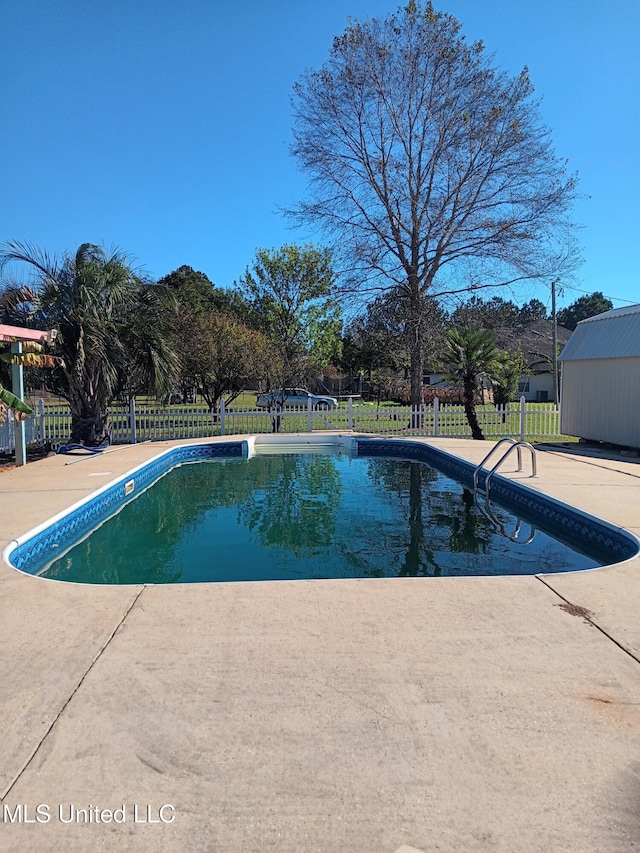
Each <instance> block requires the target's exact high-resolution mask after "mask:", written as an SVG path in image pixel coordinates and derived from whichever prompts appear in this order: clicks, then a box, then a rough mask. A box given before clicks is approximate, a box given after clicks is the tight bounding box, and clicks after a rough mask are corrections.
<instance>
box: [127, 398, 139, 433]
mask: <svg viewBox="0 0 640 853" xmlns="http://www.w3.org/2000/svg"><path fill="white" fill-rule="evenodd" d="M129 429H130V430H131V439H130V441H131V444H135V443H136V442H137V440H138V437H137V434H136V398H135V397H129Z"/></svg>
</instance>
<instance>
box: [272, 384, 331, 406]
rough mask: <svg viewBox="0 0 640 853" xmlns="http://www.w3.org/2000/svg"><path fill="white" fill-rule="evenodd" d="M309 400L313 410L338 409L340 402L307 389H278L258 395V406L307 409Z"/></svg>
mask: <svg viewBox="0 0 640 853" xmlns="http://www.w3.org/2000/svg"><path fill="white" fill-rule="evenodd" d="M309 400H311V408H312V409H337V408H338V401H337V400H336V398H335V397H324V396H322V395H318V394H312V393H311V392H310V391H307V390H306V388H278V389H276V390H275V391H267V392H266V393H265V394H259V395H258V399H257V400H256V406H258V408H260V409H267V408H273V407H274V406H277V405H278V404H279V405H281V406H283V407H285V408H288V407H293V406H300V407H301V408H302V407H304V408H305V409H306V408H307V403H308V401H309Z"/></svg>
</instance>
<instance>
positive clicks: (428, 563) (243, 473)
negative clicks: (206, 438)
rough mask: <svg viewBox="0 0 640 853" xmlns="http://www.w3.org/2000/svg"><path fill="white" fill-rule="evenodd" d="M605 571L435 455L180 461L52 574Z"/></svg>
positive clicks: (231, 577) (132, 577)
mask: <svg viewBox="0 0 640 853" xmlns="http://www.w3.org/2000/svg"><path fill="white" fill-rule="evenodd" d="M597 565H602V562H599V561H598V560H596V559H594V558H593V557H588V556H585V555H584V554H583V553H581V552H580V551H579V550H578V549H577V548H576V547H575V545H574V546H573V547H572V546H570V545H568V544H567V543H563V542H560V541H558V540H557V539H554V538H552V537H551V536H548V535H547V534H545V533H543V532H542V531H540V530H536V529H535V528H534V527H532V525H531V524H529V523H528V522H526V521H522V520H520V519H518V518H517V517H516V516H515V515H514V514H513V513H511V512H509V511H507V510H506V509H503V508H500V507H498V506H496V505H495V504H492V505H491V506H487V505H486V502H485V501H484V500H483V499H480V501H479V502H478V501H476V500H474V497H473V495H472V493H471V492H470V491H469V490H468V489H467V488H465V487H464V486H463V485H461V484H460V483H458V482H456V481H455V480H453V479H450V478H449V477H448V476H446V475H444V474H442V473H440V472H439V471H437V470H436V469H434V468H431V467H429V466H428V465H425V464H424V463H423V462H417V461H405V460H400V459H389V458H378V457H376V458H366V457H365V458H361V457H353V458H352V457H351V456H349V455H343V454H340V453H338V452H335V453H322V454H319V453H305V454H277V455H259V456H256V457H254V458H252V459H249V460H247V459H240V458H232V459H216V460H213V461H209V462H198V463H197V464H186V465H180V466H178V467H176V468H173V469H172V470H170V471H169V472H168V473H167V474H166V475H165V476H163V477H162V478H161V479H160V480H158V481H157V482H156V483H155V484H154V485H152V486H151V488H149V489H148V490H147V491H145V492H143V493H141V494H140V495H139V496H138V497H136V499H135V500H133V501H131V502H130V503H128V504H126V505H125V506H124V507H123V508H122V509H121V511H119V512H118V513H117V514H116V515H115V516H113V517H112V518H110V519H108V520H107V521H106V522H104V523H103V524H102V525H101V526H100V527H98V528H97V529H96V530H94V531H93V532H92V533H91V534H90V535H89V536H88V537H86V538H85V539H84V540H83V541H81V542H79V543H78V544H76V545H75V546H74V547H72V548H71V549H70V550H68V551H67V552H66V553H64V554H62V555H61V556H60V557H59V558H58V559H56V560H55V561H54V562H50V561H49V562H48V563H47V564H46V565H45V566H44V567H43V568H41V570H40V571H38V572H36V573H38V574H41V575H42V576H43V577H47V578H55V579H57V580H64V581H75V582H81V583H104V584H134V583H135V584H139V583H187V582H204V581H248V580H251V581H255V580H292V579H310V578H358V577H364V578H371V577H403V576H404V577H407V576H439V575H443V576H444V575H504V574H509V575H515V574H537V573H547V572H566V571H574V570H577V569H585V568H592V567H594V566H597Z"/></svg>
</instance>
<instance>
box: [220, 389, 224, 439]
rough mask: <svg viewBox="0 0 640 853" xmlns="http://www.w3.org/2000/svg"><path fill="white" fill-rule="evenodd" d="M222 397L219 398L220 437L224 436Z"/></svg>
mask: <svg viewBox="0 0 640 853" xmlns="http://www.w3.org/2000/svg"><path fill="white" fill-rule="evenodd" d="M224 413H225V411H224V397H220V435H224Z"/></svg>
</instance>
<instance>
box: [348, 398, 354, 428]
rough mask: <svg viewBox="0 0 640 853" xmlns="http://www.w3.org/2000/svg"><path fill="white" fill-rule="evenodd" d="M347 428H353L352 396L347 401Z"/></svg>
mask: <svg viewBox="0 0 640 853" xmlns="http://www.w3.org/2000/svg"><path fill="white" fill-rule="evenodd" d="M347 429H353V397H349V402H348V403H347Z"/></svg>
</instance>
